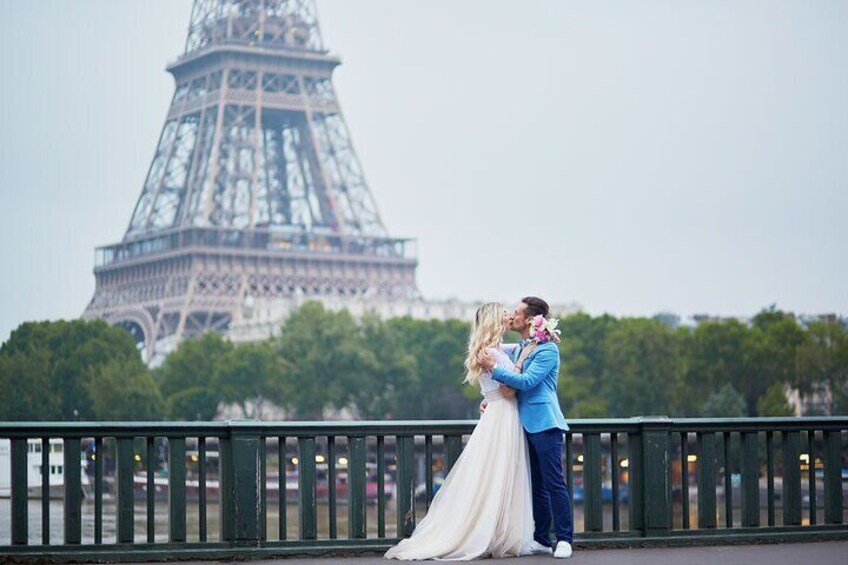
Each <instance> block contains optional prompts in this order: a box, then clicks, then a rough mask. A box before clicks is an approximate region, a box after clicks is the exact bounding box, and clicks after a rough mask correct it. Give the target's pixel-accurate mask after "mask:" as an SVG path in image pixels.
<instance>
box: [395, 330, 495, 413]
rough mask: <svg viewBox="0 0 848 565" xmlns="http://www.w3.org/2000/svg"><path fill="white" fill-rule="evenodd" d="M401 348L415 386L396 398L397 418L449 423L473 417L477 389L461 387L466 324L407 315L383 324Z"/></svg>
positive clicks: (466, 337) (465, 350) (475, 411)
mask: <svg viewBox="0 0 848 565" xmlns="http://www.w3.org/2000/svg"><path fill="white" fill-rule="evenodd" d="M386 324H387V327H388V329H389V331H390V332H391V333H392V334H394V335H397V336H398V337H399V342H400V344H401V345H400V347H402V348H403V349H404V350H405V351H406V352H407V353H408V354H409V355H411V356H412V358H413V359H414V360H415V367H416V372H417V375H418V378H417V386H415V387H414V388H413V389H412V391H411V392H410V393H409V394H407V395H405V396H404V397H403V398H401V399H400V405H399V417H403V418H408V419H434V420H449V419H456V418H469V417H474V416H475V415H476V414H477V405H478V403H479V400H480V399H481V398H482V397H481V395H480V390H479V389H477V388H474V387H471V386H469V385H463V384H462V382H463V380H464V379H465V367H464V362H465V356H466V352H467V348H468V345H467V343H468V334H469V332H470V330H471V328H470V325H469V324H468V323H466V322H463V321H460V320H413V319H412V318H411V317H409V316H405V317H402V318H394V319H391V320H388V321H387V322H386Z"/></svg>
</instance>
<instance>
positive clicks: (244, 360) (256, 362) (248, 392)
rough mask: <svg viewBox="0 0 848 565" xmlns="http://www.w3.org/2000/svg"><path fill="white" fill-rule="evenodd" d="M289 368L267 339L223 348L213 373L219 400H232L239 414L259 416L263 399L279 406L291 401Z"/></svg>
mask: <svg viewBox="0 0 848 565" xmlns="http://www.w3.org/2000/svg"><path fill="white" fill-rule="evenodd" d="M290 371H291V365H290V364H289V363H287V362H286V361H285V360H284V359H283V358H282V357H281V356H280V355H279V354H278V352H277V351H276V349H275V348H274V346H273V344H272V343H271V342H270V341H262V342H258V343H245V344H242V345H238V346H236V347H233V348H230V349H226V350H225V354H224V358H223V360H222V362H221V367H220V371H219V372H218V375H217V378H218V383H217V384H218V387H219V390H220V394H221V400H222V401H223V402H227V403H231V404H236V405H237V406H238V407H239V408H240V409H241V417H242V418H248V419H262V417H263V415H264V409H265V407H266V405H267V403H269V402H270V403H273V404H275V405H277V406H283V407H286V406H288V405H289V404H290V403H291V399H292V395H293V393H294V383H293V382H292V381H291V379H290V378H289V375H290Z"/></svg>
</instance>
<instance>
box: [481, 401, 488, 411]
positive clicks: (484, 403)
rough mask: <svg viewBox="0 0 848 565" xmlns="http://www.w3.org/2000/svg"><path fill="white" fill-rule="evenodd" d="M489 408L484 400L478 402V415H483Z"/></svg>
mask: <svg viewBox="0 0 848 565" xmlns="http://www.w3.org/2000/svg"><path fill="white" fill-rule="evenodd" d="M488 406H489V403H488V402H486V401H485V400H483V401H481V402H480V413H481V414H484V413H485V412H486V408H487V407H488Z"/></svg>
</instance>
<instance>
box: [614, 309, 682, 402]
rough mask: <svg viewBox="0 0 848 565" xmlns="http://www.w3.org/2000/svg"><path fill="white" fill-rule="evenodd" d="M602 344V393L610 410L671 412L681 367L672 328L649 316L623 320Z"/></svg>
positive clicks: (680, 356) (680, 376)
mask: <svg viewBox="0 0 848 565" xmlns="http://www.w3.org/2000/svg"><path fill="white" fill-rule="evenodd" d="M605 346H606V351H605V355H606V368H605V371H604V382H603V393H604V398H605V399H606V401H607V402H608V403H609V410H610V413H611V414H613V415H615V416H637V415H648V414H654V415H656V414H665V415H673V413H674V411H675V410H674V404H673V400H674V397H675V393H676V391H677V390H678V388H679V386H680V381H681V379H682V376H683V371H684V368H685V363H684V356H683V352H682V348H681V344H680V339H679V338H678V333H677V332H676V330H673V329H672V328H670V327H668V326H667V325H665V324H663V323H661V322H658V321H657V320H653V319H647V318H629V319H624V320H621V322H620V323H619V324H617V325H616V327H615V328H614V329H612V330H611V331H610V332H609V334H608V335H607V339H606V340H605ZM669 413H671V414H669Z"/></svg>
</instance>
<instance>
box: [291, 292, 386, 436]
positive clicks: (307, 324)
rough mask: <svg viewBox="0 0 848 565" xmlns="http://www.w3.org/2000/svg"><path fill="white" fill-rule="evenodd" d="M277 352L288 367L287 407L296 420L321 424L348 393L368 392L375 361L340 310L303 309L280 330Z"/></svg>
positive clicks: (314, 306) (314, 305)
mask: <svg viewBox="0 0 848 565" xmlns="http://www.w3.org/2000/svg"><path fill="white" fill-rule="evenodd" d="M278 351H279V353H280V355H281V356H282V357H283V358H285V359H287V360H289V361H290V363H291V378H292V382H293V383H294V390H293V391H292V396H291V399H292V402H291V403H290V405H291V406H292V407H293V408H294V410H295V412H296V414H297V417H298V418H300V419H304V420H321V419H323V417H324V409H325V408H341V407H344V406H346V405H347V404H348V401H349V400H350V395H351V394H352V393H355V392H356V391H360V390H362V388H363V387H369V386H371V383H370V382H369V379H371V374H372V373H371V371H373V370H374V369H375V365H376V363H375V358H374V355H373V353H371V352H369V351H368V350H367V349H366V347H365V340H364V339H363V337H362V334H361V332H360V328H359V327H358V326H357V323H356V320H354V318H353V316H351V315H350V313H349V312H347V311H346V310H343V311H341V312H332V311H330V310H327V309H325V308H324V306H322V305H321V304H320V303H318V302H308V303H306V304H304V305H303V306H302V307H301V308H300V309H299V310H297V311H296V312H295V313H294V314H292V316H291V317H290V318H289V319H288V320H287V321H286V324H285V325H284V326H283V328H282V330H281V332H280V336H279V340H278Z"/></svg>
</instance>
